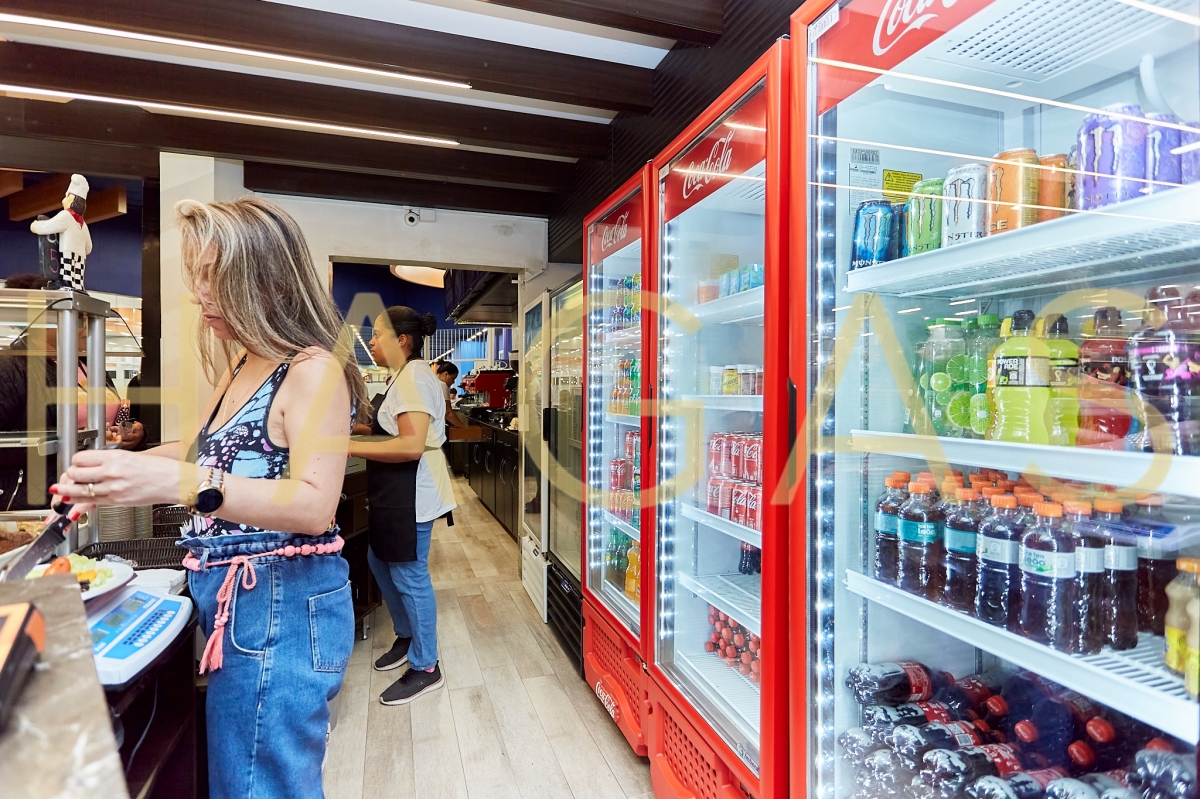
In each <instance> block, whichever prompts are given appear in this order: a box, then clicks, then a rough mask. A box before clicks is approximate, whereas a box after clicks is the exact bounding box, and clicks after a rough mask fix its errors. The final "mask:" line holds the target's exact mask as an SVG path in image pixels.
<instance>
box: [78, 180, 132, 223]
mask: <svg viewBox="0 0 1200 799" xmlns="http://www.w3.org/2000/svg"><path fill="white" fill-rule="evenodd" d="M126 200H127V197H126V194H125V187H124V186H123V185H121V184H120V183H116V184H113V185H112V186H109V187H108V188H107V189H101V190H100V191H92V192H88V199H87V210H86V211H84V212H83V221H85V222H87V223H88V224H89V225H94V224H95V223H97V222H103V221H104V220H105V219H113V218H114V217H118V216H124V215H125V212H126V210H127V205H126Z"/></svg>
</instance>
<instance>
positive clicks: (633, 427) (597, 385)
mask: <svg viewBox="0 0 1200 799" xmlns="http://www.w3.org/2000/svg"><path fill="white" fill-rule="evenodd" d="M643 200H644V197H643V195H642V190H641V189H640V188H638V189H637V190H635V191H634V192H632V194H630V195H629V196H627V197H625V198H624V199H623V200H622V201H621V202H620V204H619V205H618V206H617V207H616V208H615V209H614V210H612V211H611V212H609V213H608V214H607V215H605V216H604V217H602V218H601V219H599V220H597V221H596V222H594V223H592V224H591V225H589V227H588V231H587V238H588V255H589V259H588V260H589V266H588V269H587V277H586V280H587V295H586V308H587V336H588V340H587V344H588V349H587V367H588V368H587V395H588V405H587V474H588V479H587V491H588V500H587V540H588V545H587V546H588V553H587V554H588V558H587V587H588V590H589V591H590V592H591V593H592V595H593V596H595V597H597V598H598V599H599V601H600V602H601V603H602V604H603V605H604V607H605V608H607V609H608V610H609V611H610V612H611V613H612V614H613V615H614V616H615V617H616V618H617V619H618V620H619V621H620V623H621V624H622V625H624V627H625V628H626V629H627V630H629V631H630V632H631V633H632V634H633V636H634V637H635V638H636V637H638V636H639V635H640V633H641V597H642V568H641V538H642V537H641V512H640V511H641V507H642V505H641V484H642V460H641V443H642V442H641V436H642V415H641V414H642V411H641V397H642V387H641V372H642V369H641V364H642V215H643V214H642V203H643Z"/></svg>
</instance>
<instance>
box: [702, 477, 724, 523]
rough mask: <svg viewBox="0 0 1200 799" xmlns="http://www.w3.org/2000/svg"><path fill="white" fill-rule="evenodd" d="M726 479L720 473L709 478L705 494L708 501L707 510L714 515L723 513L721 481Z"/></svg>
mask: <svg viewBox="0 0 1200 799" xmlns="http://www.w3.org/2000/svg"><path fill="white" fill-rule="evenodd" d="M722 480H724V478H723V477H721V476H720V475H714V476H712V477H709V478H708V485H707V486H706V490H705V494H706V496H707V501H706V503H705V510H707V511H708V512H709V513H711V514H713V515H714V516H720V515H721V481H722Z"/></svg>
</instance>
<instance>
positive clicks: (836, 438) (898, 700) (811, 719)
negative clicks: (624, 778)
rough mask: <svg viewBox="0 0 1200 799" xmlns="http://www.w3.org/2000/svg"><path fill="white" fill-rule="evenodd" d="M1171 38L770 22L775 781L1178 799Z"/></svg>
mask: <svg viewBox="0 0 1200 799" xmlns="http://www.w3.org/2000/svg"><path fill="white" fill-rule="evenodd" d="M1197 23H1200V18H1198V17H1197V16H1196V6H1195V4H1192V5H1190V6H1187V7H1185V5H1184V4H1183V3H1178V4H1177V3H1173V2H1170V1H1169V0H1168V1H1167V2H1155V3H1143V2H1140V1H1139V2H1132V0H1046V1H1045V2H1028V1H1027V0H958V1H957V2H950V0H930V1H928V2H927V1H926V0H921V2H907V1H905V2H901V1H900V0H850V1H849V2H841V3H838V2H830V0H818V1H817V2H811V3H807V4H805V6H804V8H802V9H801V10H799V11H798V12H796V14H795V16H794V17H793V25H792V37H791V38H792V42H793V51H792V63H793V74H794V76H795V80H794V82H793V90H792V97H791V103H790V106H791V112H792V115H793V116H792V131H793V136H792V159H791V166H792V180H791V191H792V193H791V238H792V246H793V258H792V264H793V272H792V274H793V281H792V283H791V291H790V297H791V306H792V315H791V319H792V322H793V326H792V341H793V349H792V352H791V358H790V376H791V381H792V382H793V383H794V384H795V385H796V386H797V387H798V389H799V391H800V393H801V395H802V397H803V398H804V406H805V408H806V411H805V414H804V420H803V424H802V433H801V436H800V439H801V441H802V442H803V444H804V451H803V453H802V455H801V457H800V458H799V465H800V466H801V467H802V468H803V470H804V474H803V476H802V478H801V480H800V485H801V486H802V490H801V491H799V492H797V495H796V497H795V499H794V501H793V503H792V506H791V530H792V536H791V540H792V541H793V542H794V543H795V544H796V546H795V547H794V548H793V550H792V552H791V560H792V570H791V578H792V586H793V593H792V604H791V612H790V637H791V640H792V641H793V642H795V644H794V647H793V649H792V658H791V664H790V666H791V675H792V676H791V694H790V701H791V705H792V707H791V719H792V721H791V736H790V762H791V782H790V794H791V795H792V796H794V797H807V798H808V799H835V798H836V799H844V798H845V797H851V796H854V797H864V798H865V797H875V796H902V795H903V796H913V797H927V796H928V797H934V796H939V797H950V796H956V797H959V796H965V797H971V798H972V799H992V797H1002V796H1019V797H1041V796H1043V795H1045V796H1047V797H1063V796H1073V797H1075V796H1080V797H1081V796H1085V795H1086V796H1091V795H1092V794H1095V795H1097V796H1100V795H1102V796H1109V797H1116V796H1125V797H1133V796H1141V797H1151V796H1154V797H1160V796H1162V797H1165V796H1189V795H1190V796H1194V795H1195V792H1196V784H1195V783H1196V761H1195V745H1196V742H1197V736H1198V727H1200V710H1198V706H1197V704H1196V701H1195V692H1196V689H1197V683H1198V680H1197V674H1196V665H1195V664H1196V655H1195V654H1194V653H1196V652H1197V651H1198V649H1197V648H1198V647H1200V602H1198V601H1197V599H1196V597H1197V596H1200V590H1198V589H1197V587H1196V586H1197V583H1196V579H1195V571H1196V569H1197V567H1198V566H1200V563H1197V562H1196V561H1193V560H1191V559H1190V557H1189V556H1193V555H1196V554H1197V549H1196V546H1195V538H1194V537H1193V536H1192V535H1191V532H1190V531H1192V530H1194V529H1195V527H1194V524H1195V522H1194V519H1195V518H1196V517H1195V515H1194V514H1195V513H1196V508H1197V503H1198V501H1200V500H1198V499H1197V497H1198V496H1200V479H1198V478H1200V459H1197V458H1196V454H1197V452H1198V448H1197V446H1196V443H1197V432H1198V431H1197V422H1196V421H1195V420H1196V419H1200V406H1197V405H1196V400H1195V399H1193V397H1194V396H1200V395H1196V394H1195V392H1193V391H1192V390H1191V388H1190V386H1192V385H1193V384H1194V381H1195V376H1196V375H1197V374H1200V359H1197V358H1196V349H1195V344H1194V342H1195V341H1196V339H1195V338H1193V337H1194V336H1196V331H1197V330H1200V315H1198V314H1197V313H1196V310H1197V309H1200V291H1198V290H1197V289H1196V286H1197V285H1200V268H1198V267H1197V263H1198V261H1197V258H1196V253H1197V252H1200V224H1198V223H1200V190H1198V186H1197V184H1196V181H1197V180H1198V179H1200V124H1198V123H1197V122H1196V121H1195V120H1197V119H1200V91H1198V89H1200V79H1198V76H1200V67H1198V59H1197V56H1198V53H1200V47H1198V38H1197V31H1198V30H1200V29H1198V28H1197ZM800 542H803V543H800ZM1189 663H1190V666H1189ZM1189 672H1190V673H1189Z"/></svg>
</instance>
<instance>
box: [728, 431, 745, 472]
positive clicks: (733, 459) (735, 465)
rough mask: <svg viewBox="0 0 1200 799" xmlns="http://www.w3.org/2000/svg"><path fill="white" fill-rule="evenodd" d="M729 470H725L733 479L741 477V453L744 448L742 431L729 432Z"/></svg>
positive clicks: (742, 459)
mask: <svg viewBox="0 0 1200 799" xmlns="http://www.w3.org/2000/svg"><path fill="white" fill-rule="evenodd" d="M727 437H728V439H729V471H728V472H726V474H728V475H729V476H730V477H732V478H733V479H735V480H741V479H742V466H743V461H744V458H743V457H742V453H743V452H745V448H746V436H745V435H744V434H742V433H729V434H728V436H727Z"/></svg>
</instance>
